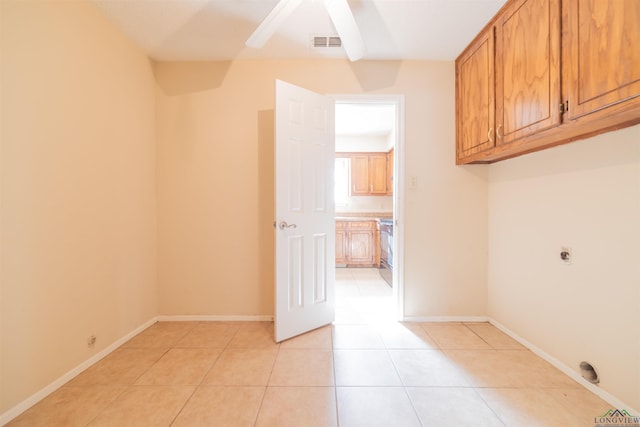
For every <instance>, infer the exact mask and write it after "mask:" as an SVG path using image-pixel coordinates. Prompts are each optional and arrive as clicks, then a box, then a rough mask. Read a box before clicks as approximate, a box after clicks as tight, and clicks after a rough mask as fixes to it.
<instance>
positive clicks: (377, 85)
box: [349, 61, 402, 92]
mask: <svg viewBox="0 0 640 427" xmlns="http://www.w3.org/2000/svg"><path fill="white" fill-rule="evenodd" d="M401 65H402V61H356V62H350V63H349V66H350V67H351V71H353V75H354V76H355V77H356V79H358V83H360V87H361V88H362V90H363V91H365V92H370V91H375V90H379V89H386V88H389V87H393V86H394V85H395V84H396V80H397V78H398V72H399V70H400V66H401Z"/></svg>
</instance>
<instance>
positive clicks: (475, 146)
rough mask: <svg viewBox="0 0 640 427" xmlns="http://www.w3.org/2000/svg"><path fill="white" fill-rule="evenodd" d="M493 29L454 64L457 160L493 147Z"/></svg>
mask: <svg viewBox="0 0 640 427" xmlns="http://www.w3.org/2000/svg"><path fill="white" fill-rule="evenodd" d="M494 43H495V41H494V27H491V28H489V29H488V30H487V31H485V32H484V33H482V34H481V35H479V36H478V38H476V40H475V41H474V42H473V44H471V45H470V46H469V47H468V48H467V49H466V50H465V51H464V52H463V54H462V55H461V56H460V57H459V58H458V60H457V61H456V110H457V123H456V126H457V129H456V130H457V132H456V138H457V157H458V160H459V159H461V158H464V157H468V156H470V155H473V154H475V153H479V152H481V151H485V150H488V149H490V148H492V147H493V146H494V139H493V135H494V127H493V126H494V122H495V120H494V114H495V86H494V50H495V49H494Z"/></svg>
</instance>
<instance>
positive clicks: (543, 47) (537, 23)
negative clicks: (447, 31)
mask: <svg viewBox="0 0 640 427" xmlns="http://www.w3.org/2000/svg"><path fill="white" fill-rule="evenodd" d="M495 76H496V85H495V87H496V114H495V131H494V138H495V143H496V146H501V145H504V144H510V143H512V142H514V141H516V140H518V139H520V138H523V137H526V136H528V135H531V134H533V133H535V132H539V131H540V130H542V129H547V128H551V127H554V126H557V125H558V124H560V103H561V99H560V1H559V0H518V1H512V2H511V3H510V5H509V7H507V8H506V9H504V11H503V13H502V14H501V15H500V17H499V19H498V20H497V22H496V73H495Z"/></svg>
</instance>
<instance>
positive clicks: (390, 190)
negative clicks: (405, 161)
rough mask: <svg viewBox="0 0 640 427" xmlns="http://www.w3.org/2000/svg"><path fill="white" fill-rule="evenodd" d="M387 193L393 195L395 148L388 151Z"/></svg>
mask: <svg viewBox="0 0 640 427" xmlns="http://www.w3.org/2000/svg"><path fill="white" fill-rule="evenodd" d="M387 194H388V195H389V196H391V195H393V148H392V149H391V151H389V152H388V153H387Z"/></svg>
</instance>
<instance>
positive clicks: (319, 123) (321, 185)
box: [275, 80, 335, 342]
mask: <svg viewBox="0 0 640 427" xmlns="http://www.w3.org/2000/svg"><path fill="white" fill-rule="evenodd" d="M334 121H335V117H334V101H333V100H332V99H331V98H328V97H326V96H322V95H319V94H316V93H313V92H310V91H308V90H306V89H303V88H300V87H297V86H294V85H291V84H289V83H286V82H283V81H280V80H277V81H276V109H275V122H276V123H275V134H276V137H275V141H276V142H275V145H276V149H275V150H276V155H275V171H276V172H275V175H276V191H275V194H276V202H275V206H276V222H275V224H276V230H275V233H276V290H275V306H276V307H275V308H276V310H275V339H276V341H277V342H280V341H283V340H285V339H287V338H291V337H293V336H296V335H299V334H301V333H304V332H307V331H310V330H312V329H315V328H318V327H320V326H323V325H326V324H329V323H331V322H332V321H333V319H334V315H335V293H334V281H335V255H334V254H335V219H334V202H333V168H334V157H335V152H334V147H335V135H334Z"/></svg>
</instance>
